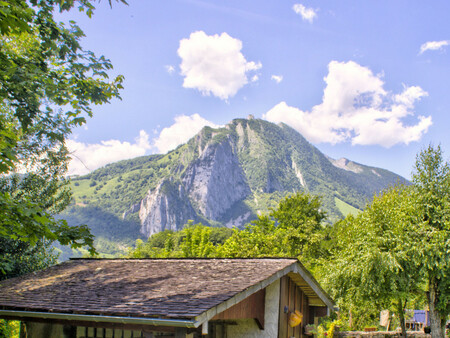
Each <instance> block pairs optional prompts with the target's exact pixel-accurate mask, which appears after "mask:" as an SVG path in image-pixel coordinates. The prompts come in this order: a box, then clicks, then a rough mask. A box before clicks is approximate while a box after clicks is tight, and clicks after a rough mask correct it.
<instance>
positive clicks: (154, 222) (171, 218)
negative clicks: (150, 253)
mask: <svg viewBox="0 0 450 338" xmlns="http://www.w3.org/2000/svg"><path fill="white" fill-rule="evenodd" d="M197 218H198V217H197V215H196V213H195V211H194V209H193V208H192V205H191V204H190V202H189V199H188V195H187V193H186V191H185V189H184V187H183V185H181V184H180V183H179V182H173V181H171V180H168V179H166V180H163V181H162V182H161V183H160V184H159V185H158V187H157V188H156V189H154V190H153V191H149V192H148V194H147V195H146V196H145V197H144V199H143V200H142V201H141V203H140V207H139V219H140V220H141V233H142V234H144V235H145V236H150V235H152V234H154V233H157V232H160V231H164V230H178V227H179V225H180V224H184V223H186V221H187V220H188V219H192V220H197Z"/></svg>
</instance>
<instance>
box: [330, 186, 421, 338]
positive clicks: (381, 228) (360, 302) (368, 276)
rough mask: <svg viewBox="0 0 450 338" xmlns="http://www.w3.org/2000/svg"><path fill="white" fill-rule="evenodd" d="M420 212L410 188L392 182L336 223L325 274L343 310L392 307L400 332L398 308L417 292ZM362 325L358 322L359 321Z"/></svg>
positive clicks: (400, 310)
mask: <svg viewBox="0 0 450 338" xmlns="http://www.w3.org/2000/svg"><path fill="white" fill-rule="evenodd" d="M421 222H422V214H421V211H420V207H418V204H417V195H416V191H415V190H414V188H413V187H406V186H398V187H392V188H390V189H387V190H385V191H383V192H382V193H381V194H380V195H379V196H375V197H374V199H373V201H372V202H371V203H370V204H369V205H367V206H366V208H365V209H364V211H363V212H361V213H360V214H358V215H357V216H355V217H353V216H348V217H347V218H346V219H345V220H343V221H340V222H337V223H336V224H335V226H334V228H333V231H332V240H333V242H334V244H335V246H334V250H333V255H332V259H331V261H330V262H329V264H327V266H328V271H329V272H328V275H327V278H326V279H325V282H326V284H327V285H328V288H329V289H330V290H331V293H332V295H333V296H334V297H335V298H336V299H337V300H338V302H339V303H340V305H341V307H342V308H343V309H346V310H351V309H357V308H359V309H361V308H362V309H364V310H363V311H364V315H366V316H367V315H368V314H370V311H369V309H372V310H373V312H374V313H375V314H376V315H378V311H379V309H383V308H384V309H386V308H392V309H393V310H394V311H395V312H396V314H397V315H398V318H399V319H400V326H401V328H402V334H403V336H404V337H406V326H405V317H404V310H405V308H406V306H407V304H408V301H410V300H411V298H412V297H413V296H414V295H417V294H419V293H420V292H421V286H422V283H421V271H420V269H418V267H417V262H416V257H417V255H418V253H419V252H418V250H419V248H418V247H417V246H416V245H415V243H416V242H417V240H418V238H419V232H418V229H419V228H420V224H421ZM361 324H362V323H361Z"/></svg>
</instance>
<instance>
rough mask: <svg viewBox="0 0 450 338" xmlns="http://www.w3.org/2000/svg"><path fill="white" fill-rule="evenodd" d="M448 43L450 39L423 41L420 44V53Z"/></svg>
mask: <svg viewBox="0 0 450 338" xmlns="http://www.w3.org/2000/svg"><path fill="white" fill-rule="evenodd" d="M449 44H450V40H442V41H428V42H425V43H424V44H423V45H422V46H420V54H422V53H424V52H426V51H427V50H439V49H442V48H444V47H445V46H448V45H449Z"/></svg>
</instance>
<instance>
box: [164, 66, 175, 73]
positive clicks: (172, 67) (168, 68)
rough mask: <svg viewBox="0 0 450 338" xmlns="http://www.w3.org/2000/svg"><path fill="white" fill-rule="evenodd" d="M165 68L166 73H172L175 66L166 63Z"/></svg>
mask: <svg viewBox="0 0 450 338" xmlns="http://www.w3.org/2000/svg"><path fill="white" fill-rule="evenodd" d="M165 68H166V71H167V73H169V74H170V75H172V74H173V73H174V72H175V67H174V66H172V65H166V66H165Z"/></svg>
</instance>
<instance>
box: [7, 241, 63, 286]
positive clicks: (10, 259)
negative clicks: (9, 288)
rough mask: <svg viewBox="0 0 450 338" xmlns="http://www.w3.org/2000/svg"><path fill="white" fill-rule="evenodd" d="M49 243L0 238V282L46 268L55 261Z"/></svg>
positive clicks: (54, 255) (55, 255) (55, 256)
mask: <svg viewBox="0 0 450 338" xmlns="http://www.w3.org/2000/svg"><path fill="white" fill-rule="evenodd" d="M57 258H58V256H57V254H56V253H55V252H54V251H53V250H52V249H51V247H50V242H49V241H43V240H40V241H38V242H37V243H35V244H34V245H31V244H30V243H27V242H24V241H19V240H12V239H9V238H4V237H0V269H1V272H2V273H0V280H3V279H7V278H12V277H17V276H20V275H23V274H25V273H29V272H32V271H36V270H41V269H44V268H47V267H49V266H51V265H53V264H55V263H56V261H57Z"/></svg>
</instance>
